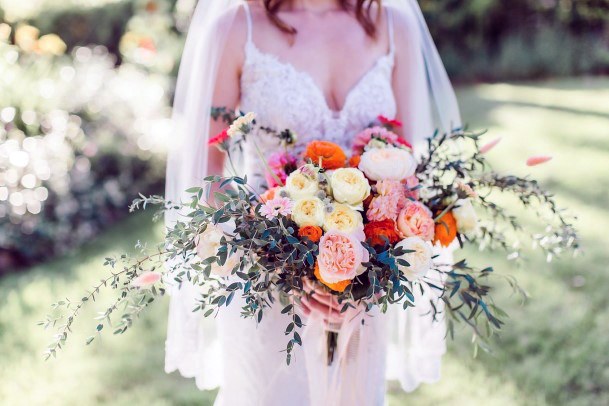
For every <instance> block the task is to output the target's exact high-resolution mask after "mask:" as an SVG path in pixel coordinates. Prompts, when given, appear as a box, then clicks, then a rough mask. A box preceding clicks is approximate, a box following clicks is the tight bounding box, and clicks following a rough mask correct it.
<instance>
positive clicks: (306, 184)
mask: <svg viewBox="0 0 609 406" xmlns="http://www.w3.org/2000/svg"><path fill="white" fill-rule="evenodd" d="M285 190H286V192H288V193H289V195H290V198H291V199H292V200H298V199H302V198H304V197H311V196H313V195H315V193H317V192H318V191H319V185H318V184H317V181H316V180H315V179H312V178H311V177H309V176H307V175H304V174H303V173H302V172H300V171H299V170H297V171H294V172H292V173H291V174H290V176H288V178H287V179H286V180H285Z"/></svg>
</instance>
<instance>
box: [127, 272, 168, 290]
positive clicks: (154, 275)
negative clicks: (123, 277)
mask: <svg viewBox="0 0 609 406" xmlns="http://www.w3.org/2000/svg"><path fill="white" fill-rule="evenodd" d="M160 280H161V274H160V273H158V272H151V271H146V272H142V273H141V274H140V275H139V276H138V277H137V278H135V279H134V280H133V281H131V285H133V286H135V287H136V288H148V287H150V286H152V285H154V284H155V283H157V282H158V281H160Z"/></svg>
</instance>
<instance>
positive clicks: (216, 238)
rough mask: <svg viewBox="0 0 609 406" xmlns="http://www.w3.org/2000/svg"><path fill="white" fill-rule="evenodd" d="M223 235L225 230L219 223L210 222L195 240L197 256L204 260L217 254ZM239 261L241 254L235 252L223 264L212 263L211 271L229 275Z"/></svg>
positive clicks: (216, 273)
mask: <svg viewBox="0 0 609 406" xmlns="http://www.w3.org/2000/svg"><path fill="white" fill-rule="evenodd" d="M223 236H224V232H222V229H221V228H220V227H219V226H218V225H216V224H212V223H209V224H208V225H207V228H206V229H205V231H204V232H202V233H201V234H200V235H199V237H198V238H197V240H196V242H195V244H196V250H197V256H198V257H199V258H201V259H203V260H205V259H207V258H209V257H215V256H217V255H218V249H219V248H220V246H221V244H220V241H221V240H222V237H223ZM229 249H230V248H229ZM239 261H240V255H238V253H235V254H233V255H231V256H230V257H228V258H227V259H226V261H225V263H224V265H222V266H220V265H218V264H217V263H215V262H214V263H212V265H211V272H212V273H213V274H215V275H217V276H228V275H230V273H231V271H232V270H233V268H234V267H235V265H236V264H237V263H239Z"/></svg>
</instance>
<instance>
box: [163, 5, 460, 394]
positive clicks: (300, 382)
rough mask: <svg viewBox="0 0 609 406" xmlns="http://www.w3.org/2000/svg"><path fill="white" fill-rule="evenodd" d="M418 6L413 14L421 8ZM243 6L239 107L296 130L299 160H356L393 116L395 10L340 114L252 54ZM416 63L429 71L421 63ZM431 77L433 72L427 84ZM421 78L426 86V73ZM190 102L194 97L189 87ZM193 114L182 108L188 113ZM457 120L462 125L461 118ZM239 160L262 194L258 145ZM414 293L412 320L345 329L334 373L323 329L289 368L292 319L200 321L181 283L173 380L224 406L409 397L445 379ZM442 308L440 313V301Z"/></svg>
mask: <svg viewBox="0 0 609 406" xmlns="http://www.w3.org/2000/svg"><path fill="white" fill-rule="evenodd" d="M413 4H414V5H415V6H416V2H414V3H413ZM238 7H244V8H245V13H246V16H247V32H248V34H247V41H246V44H245V61H244V66H243V69H242V76H241V100H240V106H239V108H240V110H241V111H244V112H248V111H252V112H255V113H256V115H257V121H258V122H259V123H260V124H262V125H266V126H271V127H273V128H277V129H284V128H289V129H292V130H294V131H295V132H296V133H297V134H298V142H297V146H296V150H297V152H300V151H302V150H303V148H304V146H305V145H306V144H307V143H309V142H310V141H313V140H328V141H332V142H335V143H337V144H338V145H340V146H341V147H342V148H343V149H344V150H345V151H350V142H351V139H352V137H353V136H354V135H355V134H356V133H357V132H358V131H361V130H362V129H363V128H365V127H366V126H368V125H369V124H370V123H371V122H372V121H374V120H375V118H376V117H377V116H379V115H384V116H386V117H389V118H393V117H395V116H396V110H397V106H396V100H395V97H394V95H393V91H392V82H391V81H392V72H393V68H394V60H395V45H394V44H395V42H394V30H393V21H394V18H393V16H392V14H393V13H394V11H396V10H393V9H391V8H387V7H386V8H385V9H386V11H387V17H388V30H389V39H390V41H389V42H390V47H389V50H388V52H387V54H385V55H383V56H381V57H380V58H379V59H378V60H377V61H376V63H375V64H374V65H373V66H372V67H371V68H370V69H369V70H368V71H367V72H366V73H365V74H364V75H363V76H362V77H361V78H360V79H359V81H358V82H357V83H356V84H355V85H354V86H353V87H352V88H351V90H350V91H349V93H348V95H347V97H346V99H345V103H344V106H343V107H342V109H341V110H340V111H338V112H336V111H333V110H332V109H331V108H330V107H329V106H328V103H327V102H326V100H325V97H324V94H323V92H322V90H321V89H320V88H319V87H318V85H317V84H316V83H315V81H314V80H313V78H312V77H311V76H310V75H309V74H307V73H306V72H303V71H299V70H297V69H296V68H295V67H294V66H293V65H291V64H289V63H287V62H284V61H280V60H279V59H278V58H277V57H275V56H274V55H271V54H268V53H265V52H262V51H261V50H260V49H259V48H258V47H257V46H256V45H255V43H254V42H253V39H252V31H253V30H254V29H255V27H253V26H252V19H251V16H250V12H249V9H248V6H247V3H245V2H244V3H241V5H239V6H238ZM417 9H418V6H417ZM419 12H420V11H419ZM419 18H422V16H420V17H419ZM413 26H415V24H413ZM432 44H433V43H432ZM433 50H434V51H435V48H433ZM419 57H420V56H419ZM417 62H419V63H421V64H423V60H422V58H421V59H418V60H417ZM195 71H196V70H195ZM432 74H433V72H431V73H430V71H429V69H428V72H427V75H428V76H429V75H432ZM444 76H445V72H444ZM419 77H420V78H421V80H423V81H424V80H425V77H424V75H423V74H421V75H419ZM442 78H443V77H442ZM443 80H444V79H443ZM445 82H447V79H446V80H445ZM185 86H186V84H185ZM413 86H419V87H418V89H422V90H420V91H418V90H417V92H418V93H416V94H424V95H425V98H424V99H423V100H428V99H427V97H429V96H428V95H427V93H426V92H427V90H425V89H426V85H425V83H418V82H417V83H415V84H413ZM446 86H448V87H450V84H449V83H448V85H445V87H446ZM432 90H433V89H432ZM450 92H452V88H450ZM443 93H449V92H446V91H443ZM184 94H185V95H187V97H190V96H191V95H192V97H196V94H194V95H193V94H192V93H189V92H188V91H187V90H186V88H185V90H184ZM449 96H451V97H454V94H453V95H450V94H449ZM187 97H186V98H185V100H188V98H187ZM195 100H196V99H195ZM451 100H452V99H451ZM451 103H453V102H452V101H451ZM453 104H454V103H453ZM191 105H192V103H184V105H183V106H184V108H183V109H187V108H188V106H191ZM423 111H426V112H428V110H427V109H423ZM428 115H430V114H428ZM424 116H425V114H419V115H417V117H415V118H413V119H416V120H425V123H424V124H425V125H422V126H420V127H421V128H423V127H430V126H432V118H431V117H424ZM453 116H454V117H457V116H458V111H457V113H456V114H455V115H453ZM185 117H187V118H188V117H193V118H195V117H197V116H196V115H195V114H188V115H186V116H185ZM195 128H196V127H195ZM253 139H255V143H256V144H257V146H258V147H259V148H260V149H261V150H262V151H263V152H264V154H265V155H267V156H268V154H271V153H272V152H274V151H280V150H281V149H280V146H279V145H278V143H277V141H276V140H275V139H273V138H272V137H270V136H268V135H266V134H264V133H260V134H256V135H254V136H250V137H249V140H253ZM176 159H179V155H176ZM236 161H237V163H238V170H239V171H240V172H242V173H245V174H247V175H248V183H250V184H251V185H253V186H254V187H257V188H259V189H260V190H262V185H263V182H264V180H263V176H262V168H263V165H262V164H261V162H260V160H259V157H258V153H257V152H256V150H255V147H254V145H253V142H250V141H248V142H247V143H246V144H245V145H244V148H243V152H242V156H241V157H240V158H239V159H237V160H236ZM175 162H178V161H175ZM439 254H440V256H441V258H440V259H439V261H443V260H445V261H450V259H451V258H450V253H449V252H447V251H444V252H440V253H439ZM438 283H441V282H440V281H438ZM414 293H415V298H416V303H417V307H416V308H409V309H408V310H407V311H405V310H402V307H401V306H399V305H395V306H390V310H389V311H388V312H387V313H386V314H381V313H380V312H378V310H377V311H375V310H373V311H371V312H370V314H366V315H365V316H359V317H358V318H357V319H355V320H350V321H349V322H348V323H345V325H346V326H348V328H346V329H345V331H346V332H347V333H344V332H342V333H339V344H338V349H337V353H338V354H339V356H338V359H337V360H336V361H335V362H334V363H333V364H332V365H331V366H330V367H329V368H328V367H327V362H326V348H325V343H326V333H325V331H324V329H323V325H322V323H321V322H319V320H317V319H309V320H305V321H304V322H305V324H306V326H305V327H304V328H303V331H302V338H303V347H298V346H296V347H295V350H294V353H293V354H294V355H293V357H292V363H291V365H289V366H288V365H287V364H286V356H285V355H286V354H285V352H283V350H284V349H285V346H286V344H287V341H288V339H289V336H285V335H284V333H283V332H284V330H285V328H286V326H287V325H288V323H289V322H290V321H291V320H290V319H288V317H287V316H286V315H282V314H280V310H281V307H282V306H280V305H278V306H274V307H273V308H272V309H268V310H266V311H265V313H264V317H263V320H262V322H261V323H260V324H257V323H256V321H255V320H253V319H244V318H242V317H241V315H240V311H241V306H240V303H239V299H238V298H235V299H234V301H233V302H232V304H231V306H229V307H225V308H222V309H221V311H220V313H219V315H218V317H217V318H216V319H213V320H205V321H203V318H202V316H201V315H200V314H197V313H192V311H191V309H192V308H193V303H194V302H193V299H194V297H196V291H195V290H194V288H193V287H192V286H191V285H187V284H183V286H182V288H181V291H180V292H177V291H175V292H174V293H173V295H174V296H172V301H171V305H170V314H169V326H168V336H167V342H166V353H167V354H166V371H167V372H172V371H175V370H178V371H179V372H180V373H181V374H182V375H184V376H186V377H194V378H195V379H196V382H197V386H198V387H199V388H201V389H211V388H214V387H217V386H220V391H219V393H218V397H217V399H216V405H218V406H241V405H260V406H274V405H282V406H283V405H303V406H308V405H315V406H317V405H331V406H335V405H336V406H341V405H354V406H358V405H362V406H364V405H366V406H367V405H382V404H384V402H385V390H386V387H385V382H386V379H395V380H398V381H399V382H400V384H401V387H402V388H403V389H404V390H406V391H412V390H414V389H415V388H416V387H417V386H418V385H420V384H421V383H422V382H427V383H431V382H435V381H437V380H438V379H439V377H440V364H441V358H442V355H443V354H444V352H445V325H444V322H443V320H440V321H434V320H432V315H431V305H430V303H429V299H430V298H431V296H432V295H433V293H431V292H427V291H426V292H425V293H424V294H421V293H420V292H418V290H417V291H415V292H414ZM178 295H179V296H178ZM438 309H439V310H440V311H441V310H442V303H441V302H440V303H438ZM362 319H363V323H362Z"/></svg>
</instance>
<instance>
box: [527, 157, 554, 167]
mask: <svg viewBox="0 0 609 406" xmlns="http://www.w3.org/2000/svg"><path fill="white" fill-rule="evenodd" d="M551 159H552V157H551V156H548V155H537V156H532V157H530V158H529V159H527V166H536V165H541V164H544V163H546V162H548V161H550V160H551Z"/></svg>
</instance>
